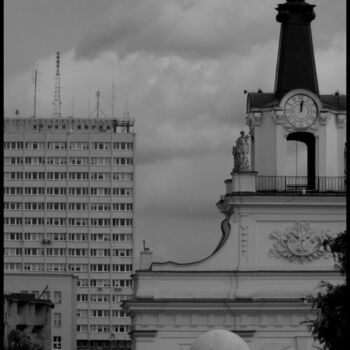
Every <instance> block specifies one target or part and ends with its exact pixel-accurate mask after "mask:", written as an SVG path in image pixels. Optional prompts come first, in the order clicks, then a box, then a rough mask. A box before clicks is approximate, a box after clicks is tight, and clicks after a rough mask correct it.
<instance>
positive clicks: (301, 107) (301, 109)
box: [300, 101, 304, 112]
mask: <svg viewBox="0 0 350 350" xmlns="http://www.w3.org/2000/svg"><path fill="white" fill-rule="evenodd" d="M303 104H304V101H301V102H300V112H302V111H303Z"/></svg>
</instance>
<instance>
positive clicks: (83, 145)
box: [4, 141, 134, 150]
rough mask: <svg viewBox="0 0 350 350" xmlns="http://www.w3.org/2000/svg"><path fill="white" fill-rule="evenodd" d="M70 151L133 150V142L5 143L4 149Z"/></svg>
mask: <svg viewBox="0 0 350 350" xmlns="http://www.w3.org/2000/svg"><path fill="white" fill-rule="evenodd" d="M67 146H68V149H71V150H86V149H91V150H111V149H113V150H133V149H134V144H133V142H121V141H119V142H91V143H90V142H75V141H71V142H62V141H57V142H53V141H49V142H38V141H28V142H22V141H17V142H16V141H5V142H4V149H10V150H16V149H18V150H45V149H50V150H61V149H67Z"/></svg>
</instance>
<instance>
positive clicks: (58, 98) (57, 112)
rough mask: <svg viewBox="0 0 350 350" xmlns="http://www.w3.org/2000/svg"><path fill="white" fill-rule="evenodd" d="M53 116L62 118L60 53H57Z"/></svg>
mask: <svg viewBox="0 0 350 350" xmlns="http://www.w3.org/2000/svg"><path fill="white" fill-rule="evenodd" d="M53 116H54V117H58V118H61V86H60V53H59V52H57V53H56V76H55V97H54V102H53Z"/></svg>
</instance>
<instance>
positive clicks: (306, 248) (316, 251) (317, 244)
mask: <svg viewBox="0 0 350 350" xmlns="http://www.w3.org/2000/svg"><path fill="white" fill-rule="evenodd" d="M270 238H271V239H273V240H274V241H275V242H274V244H273V247H272V248H270V250H269V256H270V257H275V258H283V259H287V260H289V261H298V262H299V263H301V264H303V263H304V262H311V261H313V260H316V259H319V258H321V257H324V258H327V259H328V258H329V257H330V256H331V252H330V251H327V250H325V248H324V247H323V244H322V243H323V242H324V241H325V240H326V239H330V238H331V235H330V234H329V230H322V229H316V228H313V227H312V226H311V225H310V223H308V222H295V223H294V224H293V225H292V226H289V227H286V228H285V229H284V230H283V231H278V230H273V231H272V233H271V234H270Z"/></svg>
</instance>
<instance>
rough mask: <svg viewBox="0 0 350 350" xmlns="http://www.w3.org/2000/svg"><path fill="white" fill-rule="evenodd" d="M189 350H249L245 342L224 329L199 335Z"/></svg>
mask: <svg viewBox="0 0 350 350" xmlns="http://www.w3.org/2000/svg"><path fill="white" fill-rule="evenodd" d="M190 350H249V348H248V345H247V344H246V342H245V341H244V340H243V339H242V338H241V337H239V336H238V335H237V334H234V333H232V332H230V331H228V330H225V329H213V330H210V331H208V332H205V333H203V334H201V335H200V336H199V337H198V338H197V339H196V340H195V342H194V343H193V344H192V345H191V347H190Z"/></svg>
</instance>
